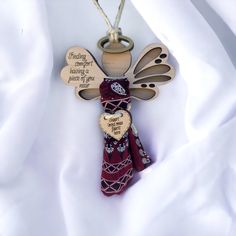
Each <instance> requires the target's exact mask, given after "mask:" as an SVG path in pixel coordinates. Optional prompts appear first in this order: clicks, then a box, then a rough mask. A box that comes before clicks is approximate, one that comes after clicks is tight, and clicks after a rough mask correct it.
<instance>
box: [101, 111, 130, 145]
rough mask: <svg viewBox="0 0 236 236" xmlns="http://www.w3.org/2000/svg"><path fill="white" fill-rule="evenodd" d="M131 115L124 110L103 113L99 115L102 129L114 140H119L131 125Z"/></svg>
mask: <svg viewBox="0 0 236 236" xmlns="http://www.w3.org/2000/svg"><path fill="white" fill-rule="evenodd" d="M131 120H132V119H131V116H130V114H129V112H127V111H125V110H119V111H117V112H116V113H114V114H107V113H103V114H102V115H101V116H100V126H101V128H102V130H103V131H104V132H105V133H107V134H108V135H110V136H111V137H113V138H114V139H116V140H118V141H119V140H120V139H121V138H122V137H123V135H124V134H125V133H126V131H127V130H128V129H129V127H130V126H131Z"/></svg>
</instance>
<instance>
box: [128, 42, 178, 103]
mask: <svg viewBox="0 0 236 236" xmlns="http://www.w3.org/2000/svg"><path fill="white" fill-rule="evenodd" d="M167 60H168V49H167V48H166V47H165V46H164V45H158V44H151V45H149V46H147V47H146V48H145V49H144V50H143V52H142V53H141V55H140V56H139V58H138V60H137V62H136V63H135V64H134V66H132V67H131V68H130V69H129V70H128V71H127V72H126V76H127V77H128V79H129V81H130V93H131V96H132V97H133V98H136V99H139V100H150V99H154V98H155V97H157V96H158V93H159V89H158V86H160V85H163V84H166V83H168V82H170V81H171V80H172V79H173V78H174V76H175V70H174V68H173V67H172V66H171V65H170V64H168V63H167Z"/></svg>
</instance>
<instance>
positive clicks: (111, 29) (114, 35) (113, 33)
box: [92, 0, 125, 42]
mask: <svg viewBox="0 0 236 236" xmlns="http://www.w3.org/2000/svg"><path fill="white" fill-rule="evenodd" d="M92 1H93V3H94V5H95V6H96V7H97V9H98V11H99V12H100V14H101V15H102V17H103V18H104V20H105V22H106V24H107V26H108V35H109V40H110V42H118V41H119V35H121V34H122V33H121V29H120V28H119V23H120V20H121V15H122V12H123V9H124V5H125V0H121V2H120V5H119V9H118V12H117V15H116V19H115V23H114V25H112V23H111V21H110V20H109V18H108V16H107V15H106V13H105V12H104V10H103V9H102V7H101V5H100V4H99V2H98V0H92Z"/></svg>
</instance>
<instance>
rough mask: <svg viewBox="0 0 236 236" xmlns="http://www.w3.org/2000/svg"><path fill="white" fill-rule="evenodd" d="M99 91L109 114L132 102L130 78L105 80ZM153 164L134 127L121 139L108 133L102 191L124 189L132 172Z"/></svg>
mask: <svg viewBox="0 0 236 236" xmlns="http://www.w3.org/2000/svg"><path fill="white" fill-rule="evenodd" d="M100 93H101V103H102V105H103V107H104V109H105V112H107V113H114V112H116V111H118V110H126V109H127V106H128V104H129V103H130V102H131V99H130V93H129V81H128V79H126V78H122V79H104V81H103V82H102V83H101V85H100ZM150 163H151V159H150V158H149V156H148V155H147V153H146V152H145V151H144V149H143V146H142V144H141V142H140V139H139V137H138V135H137V134H136V132H135V130H133V129H132V128H131V127H130V128H129V130H128V131H127V132H126V133H125V134H124V136H123V137H122V138H121V139H120V140H119V141H117V140H115V139H114V138H112V137H110V136H109V135H108V134H106V133H105V134H104V156H103V165H102V174H101V190H102V192H103V193H104V194H105V195H107V196H110V195H113V194H119V193H121V192H123V191H124V190H125V189H126V188H127V186H128V183H129V182H130V180H131V179H132V177H133V171H134V170H136V171H141V170H143V169H144V168H146V167H147V166H148V165H150Z"/></svg>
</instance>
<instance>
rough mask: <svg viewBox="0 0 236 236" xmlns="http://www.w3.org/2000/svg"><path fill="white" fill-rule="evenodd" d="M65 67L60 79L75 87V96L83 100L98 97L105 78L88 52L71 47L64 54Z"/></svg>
mask: <svg viewBox="0 0 236 236" xmlns="http://www.w3.org/2000/svg"><path fill="white" fill-rule="evenodd" d="M66 62H67V64H68V65H67V66H65V67H64V68H63V69H62V71H61V79H62V80H63V81H64V82H65V83H66V84H67V85H71V86H74V87H75V92H76V96H78V97H79V98H81V99H84V100H92V99H97V98H98V97H99V96H100V93H99V85H100V84H101V83H102V81H103V79H104V78H105V77H106V75H105V73H104V72H103V71H102V69H101V68H100V67H99V66H98V64H97V62H96V60H95V59H94V57H93V56H92V55H91V53H90V52H89V51H87V50H86V49H84V48H80V47H73V48H70V49H69V50H68V52H67V53H66Z"/></svg>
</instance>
